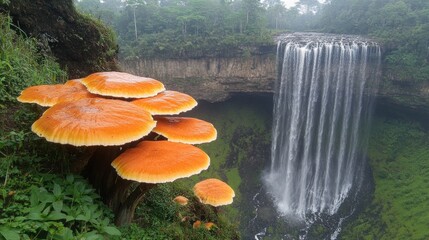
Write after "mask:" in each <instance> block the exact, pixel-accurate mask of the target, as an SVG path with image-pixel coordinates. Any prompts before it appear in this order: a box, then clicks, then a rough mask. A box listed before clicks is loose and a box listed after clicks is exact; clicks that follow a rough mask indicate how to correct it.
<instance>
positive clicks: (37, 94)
mask: <svg viewBox="0 0 429 240" xmlns="http://www.w3.org/2000/svg"><path fill="white" fill-rule="evenodd" d="M72 81H74V80H72ZM68 82H70V81H68ZM94 97H96V95H94V94H91V93H90V92H88V91H87V90H86V88H85V86H84V85H82V84H80V85H79V83H78V82H73V83H68V84H67V83H66V84H55V85H38V86H32V87H29V88H26V89H24V90H23V91H22V92H21V95H20V96H19V97H18V98H17V99H18V101H20V102H23V103H36V104H39V105H41V106H43V107H51V106H54V105H55V104H57V103H60V102H64V101H75V100H78V99H82V98H94Z"/></svg>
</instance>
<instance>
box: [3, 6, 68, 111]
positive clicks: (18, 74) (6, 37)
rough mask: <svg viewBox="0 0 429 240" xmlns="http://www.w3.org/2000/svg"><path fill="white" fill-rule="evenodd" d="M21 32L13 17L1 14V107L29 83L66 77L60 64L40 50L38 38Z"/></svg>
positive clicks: (48, 81)
mask: <svg viewBox="0 0 429 240" xmlns="http://www.w3.org/2000/svg"><path fill="white" fill-rule="evenodd" d="M14 29H15V30H16V31H17V32H15V31H14ZM17 33H18V34H17ZM19 34H22V32H20V30H19V29H18V28H16V27H15V26H13V25H12V23H11V20H10V18H9V17H7V16H4V15H0V49H1V51H0V107H5V106H4V104H6V103H7V102H14V101H15V99H16V97H17V96H18V95H19V93H20V92H21V91H22V90H23V89H24V88H26V87H28V86H31V85H38V84H48V83H55V82H58V81H61V80H64V79H65V73H64V72H63V71H61V70H60V67H59V65H58V64H57V63H55V62H54V61H53V60H52V59H51V58H49V57H46V56H44V57H43V56H40V55H39V54H38V53H37V47H36V45H37V43H36V41H35V40H34V39H29V38H25V37H24V36H22V35H19Z"/></svg>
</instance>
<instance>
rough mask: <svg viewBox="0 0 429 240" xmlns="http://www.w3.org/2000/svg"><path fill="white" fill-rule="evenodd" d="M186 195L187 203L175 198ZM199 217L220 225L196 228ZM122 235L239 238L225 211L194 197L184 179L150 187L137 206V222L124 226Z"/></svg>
mask: <svg viewBox="0 0 429 240" xmlns="http://www.w3.org/2000/svg"><path fill="white" fill-rule="evenodd" d="M178 195H182V196H185V197H187V198H189V199H190V200H189V203H188V205H186V206H180V205H178V204H177V203H175V202H173V199H174V198H175V197H176V196H178ZM197 220H200V221H202V222H213V223H215V224H216V226H217V228H213V229H212V230H207V229H205V228H204V227H202V228H198V229H194V228H193V223H194V222H195V221H197ZM120 230H121V232H122V236H121V239H127V240H128V239H136V240H137V239H146V240H158V239H182V240H187V239H190V240H198V239H201V240H206V239H208V240H215V239H238V233H237V232H236V226H234V225H232V224H231V223H230V221H227V220H226V218H225V216H223V214H222V213H217V212H216V211H215V210H214V208H213V207H210V206H207V205H203V204H201V203H199V201H198V200H197V199H196V198H195V197H193V193H192V192H191V190H190V188H189V186H187V185H181V184H180V183H176V182H175V183H169V184H161V185H158V186H157V187H156V188H154V189H152V190H150V191H149V192H148V193H147V194H146V196H145V200H144V201H143V202H142V203H141V204H140V205H139V206H138V209H137V210H136V216H135V223H134V224H131V225H130V226H125V227H121V229H120Z"/></svg>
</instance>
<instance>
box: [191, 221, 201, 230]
mask: <svg viewBox="0 0 429 240" xmlns="http://www.w3.org/2000/svg"><path fill="white" fill-rule="evenodd" d="M192 227H193V228H194V229H196V228H200V227H201V221H200V220H197V221H195V222H194V224H192Z"/></svg>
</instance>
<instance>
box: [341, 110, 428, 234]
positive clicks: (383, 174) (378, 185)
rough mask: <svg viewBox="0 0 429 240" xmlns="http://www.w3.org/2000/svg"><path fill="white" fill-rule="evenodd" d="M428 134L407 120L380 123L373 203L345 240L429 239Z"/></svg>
mask: <svg viewBox="0 0 429 240" xmlns="http://www.w3.org/2000/svg"><path fill="white" fill-rule="evenodd" d="M427 146H429V134H428V132H427V131H426V130H424V129H422V128H421V127H420V126H419V125H418V124H415V123H412V122H408V121H406V120H387V119H384V118H379V119H377V120H376V121H375V123H374V126H373V131H372V134H371V137H370V144H369V158H370V164H371V167H372V169H373V175H374V180H375V193H374V198H373V201H372V203H371V204H370V205H369V206H368V207H367V208H366V209H365V210H364V212H363V213H362V214H360V215H359V216H358V218H357V219H356V220H355V221H354V222H352V223H351V224H350V225H349V226H346V228H345V229H344V231H343V233H342V239H428V238H429V231H428V228H427V223H428V222H429V216H428V215H427V214H425V213H427V212H428V211H429V205H428V204H426V203H427V202H428V201H429V189H428V187H427V186H428V183H429V162H428V161H427V160H428V159H429V149H428V147H427Z"/></svg>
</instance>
